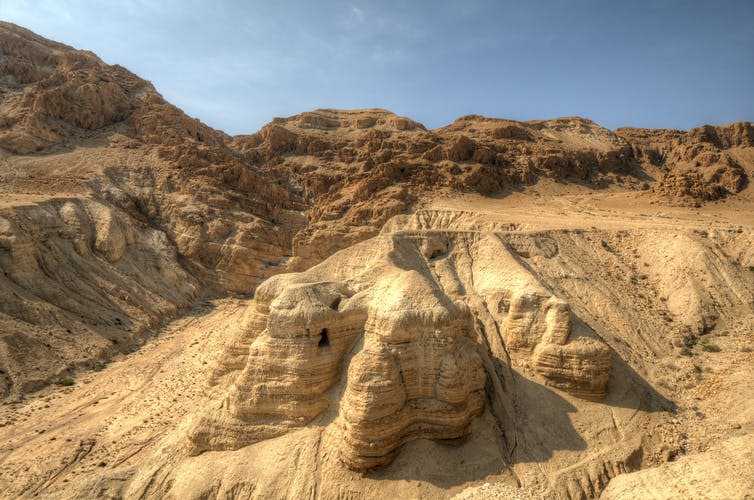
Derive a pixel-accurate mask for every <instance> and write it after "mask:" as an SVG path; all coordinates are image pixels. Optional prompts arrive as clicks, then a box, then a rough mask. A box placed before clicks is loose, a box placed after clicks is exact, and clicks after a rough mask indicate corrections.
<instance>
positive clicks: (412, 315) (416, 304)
mask: <svg viewBox="0 0 754 500" xmlns="http://www.w3.org/2000/svg"><path fill="white" fill-rule="evenodd" d="M428 217H429V220H434V221H435V226H434V227H433V228H432V230H425V231H422V230H417V229H415V228H416V227H418V226H420V225H421V224H422V221H426V220H428ZM461 219H462V217H461ZM461 219H459V217H458V214H453V213H446V214H438V213H434V214H432V215H431V216H430V215H429V214H424V213H418V214H416V215H415V216H412V217H403V218H400V217H399V218H396V219H394V220H393V221H391V223H390V224H388V225H387V226H386V229H385V230H384V231H383V233H382V234H381V235H380V236H378V237H376V238H373V239H371V240H367V241H365V242H363V243H360V244H357V245H355V246H354V247H352V248H350V249H348V250H344V251H341V252H339V253H337V254H336V255H334V256H333V257H331V258H330V259H328V260H326V261H324V262H323V263H322V264H320V265H318V266H315V267H313V268H312V269H310V270H309V271H306V272H303V273H297V274H283V275H278V276H275V277H274V278H271V279H270V280H268V281H267V282H265V283H264V284H262V285H261V286H260V287H259V289H258V290H257V297H256V299H255V301H254V304H255V310H254V311H253V315H254V319H253V320H250V321H249V322H248V326H247V330H246V331H245V332H243V334H242V337H245V338H247V339H249V340H246V341H244V340H241V339H239V340H237V341H235V342H234V343H232V344H231V347H230V348H229V350H228V355H227V356H225V357H224V358H223V359H227V360H229V361H222V362H221V364H220V366H219V367H218V368H217V373H216V375H215V379H216V380H218V381H225V383H227V384H228V387H227V394H226V395H225V396H223V397H222V398H221V401H220V402H218V403H216V404H213V405H212V406H211V407H210V408H209V409H208V410H207V411H206V412H205V413H204V414H203V415H202V416H201V417H200V418H198V419H197V420H196V421H195V422H194V425H193V429H192V431H191V437H190V439H191V443H192V448H193V451H194V453H197V452H201V451H204V450H208V449H236V448H239V447H242V446H245V445H247V444H250V443H253V442H256V441H258V440H260V439H265V438H269V437H272V436H274V435H278V434H280V433H284V432H286V431H288V430H290V429H292V428H295V427H299V426H303V425H306V424H308V423H310V422H312V421H313V420H314V419H315V418H317V417H318V416H320V415H322V414H325V413H328V412H329V413H333V412H335V414H336V415H337V416H336V417H335V419H334V422H333V423H332V424H331V425H332V426H333V427H334V433H335V435H337V436H338V437H337V444H336V445H335V446H336V447H337V449H338V453H339V456H340V457H341V460H342V461H343V462H344V463H346V464H347V465H348V466H349V467H351V468H355V469H367V468H371V467H375V466H377V465H382V464H385V463H387V462H389V461H390V460H391V459H392V457H393V456H394V454H395V452H396V451H397V450H398V448H399V447H400V446H401V445H402V444H404V443H405V442H407V441H409V440H412V439H416V438H431V439H443V440H452V439H458V438H461V437H463V436H464V435H465V434H466V433H467V432H468V427H469V424H470V422H471V419H472V418H473V417H475V416H476V415H478V414H480V412H481V411H482V410H483V409H484V407H485V390H486V387H487V386H488V385H489V384H491V386H495V385H500V382H499V381H498V382H492V381H488V379H489V378H490V377H494V378H499V377H500V375H499V374H498V373H497V372H495V371H491V370H489V369H488V367H487V368H486V367H485V363H484V361H483V359H485V358H487V359H488V358H489V357H490V356H491V355H492V356H493V357H496V359H497V362H499V363H503V364H504V365H508V366H518V365H523V364H529V363H531V364H532V365H533V366H534V369H535V371H536V372H537V373H539V374H540V375H541V376H542V377H543V381H544V382H545V383H547V384H548V385H552V386H553V387H557V388H560V389H563V390H566V391H568V392H570V393H572V394H574V395H577V396H579V397H585V398H592V399H600V398H602V397H604V395H605V387H606V385H607V381H608V379H609V377H610V372H611V354H610V351H609V349H608V348H607V346H606V345H605V344H604V343H602V342H601V341H600V340H598V339H597V338H595V337H594V334H593V332H590V331H588V330H587V329H584V328H583V327H580V329H579V331H578V332H572V324H571V310H570V308H569V306H568V303H567V302H565V301H563V300H562V299H558V298H555V297H554V296H553V295H552V294H551V293H548V292H547V290H546V288H545V287H544V286H543V285H542V284H541V283H539V282H538V281H537V279H536V278H535V277H533V276H532V275H531V274H530V273H529V272H527V271H526V269H525V268H523V267H522V266H521V265H520V264H519V263H518V262H517V261H516V259H515V257H514V256H513V255H512V254H511V251H510V250H509V249H508V248H507V247H506V246H505V244H503V243H502V241H501V240H500V239H499V238H498V237H497V236H496V234H495V233H493V232H489V233H482V235H480V237H479V238H478V239H477V238H475V237H472V238H469V237H468V233H467V232H456V231H457V227H458V225H459V223H461ZM443 221H444V224H445V225H446V226H444V225H443ZM448 222H450V224H448ZM447 225H450V226H453V227H454V230H450V231H448V229H450V228H449V227H447ZM467 231H468V228H467ZM469 254H472V255H474V256H475V257H474V258H472V259H471V261H469V260H468V259H469V258H468V255H469ZM477 266H478V267H482V268H484V270H485V272H484V274H482V275H479V277H478V278H477V279H474V278H473V276H474V275H475V271H474V268H475V267H477ZM470 296H478V297H481V298H482V300H481V301H477V300H474V299H472V298H470ZM485 303H486V304H488V305H493V307H492V309H491V310H485V312H484V313H482V312H480V310H479V309H478V308H480V307H487V306H484V305H480V304H485ZM481 314H486V315H491V317H492V318H493V325H494V328H495V330H496V331H500V332H501V333H502V338H491V337H490V336H491V335H495V336H496V335H497V333H493V332H491V331H489V330H486V329H484V328H482V327H481V326H479V321H480V320H479V316H480V315H481ZM251 339H253V340H251ZM500 341H502V342H503V346H504V347H503V350H498V351H496V352H494V353H492V354H491V352H490V351H489V350H488V349H489V347H487V346H489V345H490V344H491V343H495V342H500ZM239 347H240V349H244V347H245V348H246V349H248V353H247V356H246V360H245V363H243V365H242V363H240V362H239V361H240V359H241V353H240V352H239ZM506 348H507V350H506ZM507 352H510V353H511V358H508V357H507ZM234 370H236V374H235V376H234V377H233V376H232V375H230V374H232V373H233V371H234ZM342 372H347V376H346V377H345V380H343V376H342V375H341V373H342ZM503 384H504V385H505V384H506V383H505V381H503ZM338 387H340V388H338ZM493 394H495V396H494V397H495V398H506V397H507V398H510V397H511V395H505V394H501V393H494V392H493ZM509 404H510V403H509V402H508V401H499V402H498V403H497V405H498V406H499V407H503V408H504V407H506V406H508V405H509Z"/></svg>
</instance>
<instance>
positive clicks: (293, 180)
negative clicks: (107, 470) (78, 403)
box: [0, 23, 754, 395]
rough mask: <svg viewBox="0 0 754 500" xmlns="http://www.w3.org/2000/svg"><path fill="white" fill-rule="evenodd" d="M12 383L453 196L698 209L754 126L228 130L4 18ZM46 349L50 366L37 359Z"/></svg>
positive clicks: (311, 124) (338, 119) (731, 189)
mask: <svg viewBox="0 0 754 500" xmlns="http://www.w3.org/2000/svg"><path fill="white" fill-rule="evenodd" d="M0 67H2V73H1V75H0V181H2V182H0V196H1V197H2V198H0V199H1V200H2V201H1V202H0V268H2V270H3V273H2V275H0V290H2V292H3V296H4V297H8V298H7V299H6V300H3V301H2V303H1V304H0V322H2V324H3V325H5V327H4V328H3V332H4V334H3V336H2V338H1V339H0V366H1V367H2V368H0V369H2V371H3V376H4V377H5V378H4V381H3V382H2V383H0V393H2V394H6V395H7V394H11V393H12V394H20V393H23V392H27V391H29V390H33V389H34V388H37V387H40V386H41V385H43V384H45V383H47V382H49V381H52V380H55V379H57V378H58V377H60V376H62V375H65V374H66V373H67V371H68V370H70V369H72V368H74V367H76V366H79V367H82V366H86V365H89V364H91V363H92V362H94V360H96V359H100V358H102V357H107V356H108V353H109V352H112V351H113V349H116V350H124V349H125V350H128V349H132V348H133V346H134V345H135V344H138V343H139V341H140V338H141V337H142V335H143V334H144V333H146V332H149V331H151V330H152V329H153V327H154V326H155V325H157V324H159V323H161V322H163V321H165V319H166V318H168V317H170V316H171V315H173V314H176V312H177V311H179V310H180V309H181V308H184V307H186V306H188V305H189V304H191V303H192V302H193V301H194V300H196V298H197V297H199V296H202V295H206V294H218V293H219V294H225V293H241V294H247V293H253V292H254V290H255V289H256V287H257V286H258V285H259V283H261V282H262V281H263V280H264V279H266V278H268V277H270V276H272V275H274V274H277V273H279V272H281V271H303V270H305V269H307V268H309V267H311V266H312V265H315V264H317V263H319V262H321V261H322V260H324V259H325V258H327V257H328V256H330V255H332V254H333V253H335V252H336V251H338V250H340V249H343V248H347V247H349V246H351V245H353V244H354V243H357V242H359V241H363V240H365V239H367V238H370V237H372V236H375V235H376V234H378V232H379V230H380V228H381V227H382V226H383V224H384V223H385V222H386V221H387V220H388V219H389V218H391V217H393V216H395V215H399V214H403V213H409V212H412V211H413V210H415V209H416V208H418V207H421V206H422V205H423V204H424V203H425V200H427V199H429V198H431V197H432V196H436V195H439V194H443V195H452V194H453V193H463V192H476V193H479V194H482V195H485V196H504V195H506V194H507V193H510V192H514V191H517V190H521V189H526V187H527V186H533V185H536V184H537V183H538V182H540V181H542V180H543V179H551V180H554V181H556V182H557V183H561V184H563V185H566V184H568V185H579V186H583V187H584V188H585V189H607V190H611V189H619V190H626V189H628V190H649V191H651V192H647V193H646V195H647V196H656V197H658V199H663V200H665V199H667V200H672V201H675V202H681V203H701V202H703V201H707V200H714V199H718V198H721V197H724V196H727V195H729V194H731V193H736V192H739V191H741V190H742V189H743V188H744V187H745V186H746V185H747V182H748V177H749V175H750V173H751V166H752V165H753V164H754V163H753V162H752V160H753V158H752V154H751V151H752V148H751V146H752V136H753V133H752V126H751V124H748V123H742V124H736V125H733V126H728V127H717V128H715V127H705V128H703V129H699V130H695V131H691V132H688V133H684V132H679V131H647V130H635V129H620V130H619V131H617V133H613V132H611V131H609V130H607V129H605V128H602V127H600V126H599V125H597V124H595V123H593V122H591V121H589V120H586V119H582V118H561V119H555V120H544V121H531V122H515V121H510V120H500V119H491V118H484V117H480V116H467V117H463V118H460V119H459V120H457V121H456V122H454V123H452V124H451V125H448V126H447V127H443V128H441V129H436V130H427V129H426V128H425V127H424V126H422V125H421V124H419V123H417V122H415V121H413V120H411V119H408V118H404V117H400V116H397V115H395V114H393V113H390V112H387V111H384V110H358V111H337V110H318V111H314V112H307V113H302V114H300V115H297V116H293V117H290V118H276V119H274V120H273V121H272V122H271V123H270V124H268V125H266V126H265V127H263V128H262V129H261V130H260V131H259V132H257V133H254V134H251V135H245V136H238V137H229V136H227V135H226V134H223V133H222V132H219V131H216V130H213V129H211V128H210V127H207V126H206V125H204V124H202V123H201V122H200V121H198V120H196V119H193V118H190V117H188V116H186V115H185V114H184V113H183V112H181V111H180V110H179V109H177V108H176V107H174V106H172V105H171V104H169V103H168V102H166V101H165V100H164V99H163V98H162V97H161V96H160V95H159V93H158V92H157V91H156V90H155V89H154V87H153V86H152V85H151V84H150V83H149V82H146V81H144V80H142V79H140V78H138V77H137V76H135V75H133V74H132V73H130V72H129V71H128V70H126V69H125V68H122V67H120V66H117V65H116V66H110V65H107V64H105V63H104V62H102V61H101V60H100V59H98V58H97V57H96V56H95V55H94V54H92V53H90V52H86V51H81V50H75V49H73V48H71V47H68V46H65V45H62V44H60V43H56V42H52V41H49V40H46V39H44V38H42V37H39V36H37V35H35V34H33V33H31V32H29V31H28V30H25V29H23V28H20V27H18V26H14V25H11V24H8V23H2V24H0ZM35 360H41V361H40V362H37V361H35Z"/></svg>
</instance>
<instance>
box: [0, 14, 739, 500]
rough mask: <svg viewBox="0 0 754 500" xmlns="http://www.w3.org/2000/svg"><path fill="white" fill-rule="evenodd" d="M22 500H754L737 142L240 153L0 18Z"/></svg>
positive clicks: (4, 455)
mask: <svg viewBox="0 0 754 500" xmlns="http://www.w3.org/2000/svg"><path fill="white" fill-rule="evenodd" d="M0 68H2V70H1V71H0V270H1V271H2V273H0V486H2V488H0V491H2V493H0V495H1V496H3V497H7V498H31V497H39V498H181V499H183V498H197V499H200V498H202V499H205V498H395V497H399V498H462V499H472V498H568V499H582V498H607V499H627V498H720V499H739V498H740V499H743V498H754V478H753V477H752V474H751V470H752V467H753V466H754V437H753V434H752V432H753V431H754V384H752V383H751V379H752V376H753V375H754V335H752V331H753V330H752V328H753V327H754V249H752V243H753V242H754V210H753V209H754V187H752V186H751V182H750V179H751V176H752V175H754V127H753V126H752V124H751V123H748V122H743V123H735V124H730V125H723V126H709V125H704V126H700V127H699V128H696V129H692V130H689V131H680V130H664V129H635V128H620V129H617V130H615V131H611V130H608V129H606V128H604V127H601V126H600V125H598V124H596V123H594V122H592V121H590V120H588V119H585V118H579V117H567V118H558V119H552V120H536V121H525V122H521V121H513V120H506V119H497V118H488V117H482V116H477V115H471V116H465V117H461V118H459V119H458V120H456V121H455V122H453V123H452V124H450V125H448V126H446V127H442V128H439V129H433V130H428V129H426V128H425V127H424V126H423V125H422V124H420V123H418V122H416V121H414V120H412V119H410V118H407V117H401V116H397V115H395V114H393V113H391V112H389V111H385V110H380V109H360V110H332V109H322V110H315V111H310V112H304V113H301V114H299V115H295V116H292V117H287V118H274V119H273V120H272V121H271V122H270V123H269V124H268V125H266V126H264V127H263V128H262V129H261V130H259V131H258V132H255V133H252V134H249V135H240V136H235V137H231V136H228V135H227V134H225V133H223V132H221V131H217V130H214V129H212V128H210V127H208V126H206V125H204V124H203V123H201V122H200V121H199V120H196V119H194V118H190V117H188V116H187V115H185V114H184V113H183V112H182V111H181V110H179V109H178V108H176V107H174V106H173V105H171V104H170V103H168V102H167V101H165V100H164V99H163V98H162V96H160V94H159V93H158V91H157V90H156V89H155V88H154V86H152V84H151V83H149V82H147V81H144V80H142V79H140V78H139V77H138V76H136V75H133V74H132V73H130V72H129V71H128V70H126V69H125V68H122V67H120V66H117V65H116V66H110V65H107V64H105V63H104V62H102V61H101V60H100V59H98V58H97V56H95V55H94V54H92V53H91V52H86V51H80V50H76V49H73V48H71V47H68V46H66V45H63V44H60V43H58V42H53V41H50V40H46V39H44V38H42V37H39V36H37V35H35V34H34V33H32V32H30V31H28V30H25V29H23V28H21V27H18V26H15V25H12V24H8V23H0Z"/></svg>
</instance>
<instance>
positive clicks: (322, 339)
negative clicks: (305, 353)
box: [317, 328, 330, 347]
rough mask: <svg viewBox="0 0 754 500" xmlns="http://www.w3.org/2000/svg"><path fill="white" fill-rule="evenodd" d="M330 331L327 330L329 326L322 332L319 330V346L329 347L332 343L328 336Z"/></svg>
mask: <svg viewBox="0 0 754 500" xmlns="http://www.w3.org/2000/svg"><path fill="white" fill-rule="evenodd" d="M329 333H330V332H328V331H327V328H323V329H322V331H321V332H319V343H318V344H317V347H327V346H329V345H330V339H329V338H328V336H327V335H328V334H329Z"/></svg>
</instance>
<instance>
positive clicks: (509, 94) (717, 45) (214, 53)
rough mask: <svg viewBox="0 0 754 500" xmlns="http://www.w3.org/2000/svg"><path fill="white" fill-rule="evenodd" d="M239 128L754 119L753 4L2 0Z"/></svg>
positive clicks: (180, 102)
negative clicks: (470, 120) (352, 120)
mask: <svg viewBox="0 0 754 500" xmlns="http://www.w3.org/2000/svg"><path fill="white" fill-rule="evenodd" d="M0 19H2V20H4V21H10V22H13V23H16V24H19V25H21V26H24V27H26V28H29V29H31V30H32V31H34V32H36V33H38V34H40V35H42V36H44V37H47V38H50V39H53V40H56V41H59V42H63V43H66V44H68V45H71V46H73V47H76V48H79V49H86V50H91V51H92V52H94V53H96V54H97V55H98V56H100V57H101V58H102V59H103V60H104V61H105V62H107V63H110V64H120V65H122V66H125V67H126V68H128V69H129V70H131V71H133V72H134V73H136V74H137V75H139V76H140V77H142V78H144V79H147V80H149V81H151V82H152V83H153V84H154V85H155V87H156V88H157V90H158V91H159V92H160V93H161V94H162V95H163V96H164V97H165V98H166V99H167V100H168V101H170V102H172V103H173V104H175V105H177V106H178V107H180V108H181V109H183V110H184V111H185V112H186V113H188V114H189V115H191V116H194V117H197V118H199V119H201V120H202V121H203V122H205V123H207V124H208V125H211V126H212V127H215V128H218V129H221V130H223V131H225V132H227V133H229V134H241V133H250V132H253V131H255V130H258V129H259V128H260V127H261V126H262V125H264V124H265V123H267V122H269V121H270V120H271V119H272V118H273V117H276V116H290V115H294V114H297V113H300V112H302V111H309V110H313V109H316V108H367V107H378V108H385V109H388V110H390V111H393V112H395V113H398V114H400V115H405V116H409V117H411V118H413V119H415V120H418V121H420V122H422V123H423V124H424V125H425V126H427V127H428V128H436V127H441V126H444V125H447V124H448V123H451V122H452V121H453V120H455V119H456V118H458V117H460V116H463V115H467V114H480V115H485V116H492V117H499V118H510V119H516V120H530V119H544V118H553V117H558V116H573V115H579V116H584V117H587V118H590V119H592V120H594V121H596V122H598V123H600V124H601V125H604V126H606V127H608V128H611V129H614V128H616V127H619V126H624V125H631V126H638V127H663V128H665V127H672V128H680V129H688V128H691V127H695V126H699V125H701V124H704V123H712V124H722V123H730V122H734V121H742V120H748V121H752V120H754V1H753V0H717V1H710V0H703V1H698V0H654V1H648V0H647V1H644V0H633V1H632V0H623V1H617V0H614V1H611V0H568V1H567V0H547V1H545V0H497V1H495V0H459V1H444V0H434V1H430V0H413V1H411V0H406V1H388V0H386V1H379V0H372V1H358V0H351V1H339V0H318V1H315V0H305V1H285V0H277V1H276V0H266V1H256V0H247V1H241V0H238V1H230V0H228V1H220V0H214V1H207V0H203V1H198V0H180V1H178V0H165V1H153V0H120V1H109V0H101V1H93V0H90V1H74V0H39V1H34V0H0Z"/></svg>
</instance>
